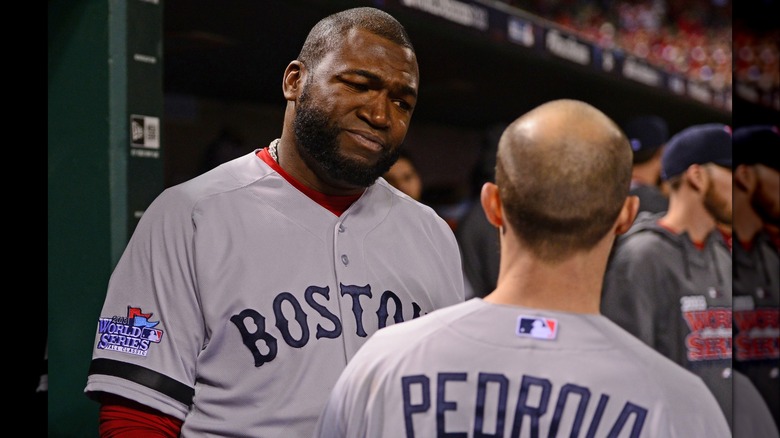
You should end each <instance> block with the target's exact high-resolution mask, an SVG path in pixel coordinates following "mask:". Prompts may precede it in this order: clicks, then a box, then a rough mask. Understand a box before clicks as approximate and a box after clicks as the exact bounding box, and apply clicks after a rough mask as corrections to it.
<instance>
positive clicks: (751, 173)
mask: <svg viewBox="0 0 780 438" xmlns="http://www.w3.org/2000/svg"><path fill="white" fill-rule="evenodd" d="M756 179H757V178H756V171H755V169H754V168H753V166H748V165H745V164H740V165H739V166H737V167H736V168H735V169H734V185H735V187H736V188H738V189H740V190H742V191H744V192H748V193H750V192H752V191H753V188H754V187H755V186H756Z"/></svg>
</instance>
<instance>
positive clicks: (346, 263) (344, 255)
mask: <svg viewBox="0 0 780 438" xmlns="http://www.w3.org/2000/svg"><path fill="white" fill-rule="evenodd" d="M341 263H344V266H347V265H348V264H349V257H347V255H346V254H342V255H341Z"/></svg>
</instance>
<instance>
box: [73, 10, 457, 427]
mask: <svg viewBox="0 0 780 438" xmlns="http://www.w3.org/2000/svg"><path fill="white" fill-rule="evenodd" d="M418 83H419V74H418V68H417V60H416V57H415V52H414V49H413V47H412V44H411V43H410V41H409V38H408V36H407V34H406V31H405V30H404V28H403V27H402V25H401V24H400V23H398V22H397V21H396V20H395V19H394V18H393V17H391V16H390V15H388V14H387V13H385V12H383V11H381V10H378V9H374V8H355V9H349V10H346V11H343V12H340V13H337V14H334V15H331V16H329V17H326V18H325V19H323V20H322V21H320V22H319V23H318V24H316V25H315V26H314V27H313V28H312V30H311V32H310V34H309V36H308V37H307V39H306V42H305V43H304V45H303V49H302V50H301V52H300V55H299V57H298V59H296V60H294V61H292V62H290V63H289V65H288V66H287V68H286V69H285V71H284V76H283V81H282V90H283V94H284V97H285V99H286V100H287V108H286V112H285V118H284V124H283V127H282V132H281V138H280V139H276V140H274V141H273V142H271V144H270V145H269V147H267V148H262V149H257V150H256V151H254V152H251V153H249V154H247V155H245V156H242V157H239V158H237V159H234V160H232V161H229V162H227V163H225V164H222V165H220V166H219V167H217V168H215V169H213V170H211V171H209V172H207V173H205V174H203V175H201V176H198V177H196V178H194V179H192V180H190V181H187V182H184V183H182V184H180V185H177V186H173V187H171V188H169V189H166V190H165V191H164V192H163V193H162V194H161V195H160V196H159V197H158V198H157V199H156V200H155V201H154V202H153V203H152V204H151V205H150V206H149V208H148V209H147V210H146V212H145V213H144V215H143V217H142V218H141V221H140V223H139V224H138V227H137V229H136V230H135V232H134V234H133V236H132V238H131V239H130V242H129V244H128V246H127V248H126V250H125V252H124V254H123V255H122V257H121V260H120V261H119V263H118V265H117V267H116V269H115V270H114V272H113V274H112V276H111V279H110V282H109V285H108V292H107V297H106V299H105V303H104V306H103V309H102V311H101V313H100V317H99V320H98V324H97V333H96V337H95V346H94V351H93V360H92V364H91V367H90V369H89V375H88V379H87V385H86V388H85V392H86V393H87V394H88V395H89V396H90V397H93V398H95V399H97V400H99V401H100V402H101V403H102V407H101V413H100V417H101V425H100V431H101V434H102V435H103V436H107V435H109V434H112V433H115V432H121V431H123V430H129V429H133V428H138V429H140V430H141V431H142V434H144V436H152V433H153V432H152V431H154V432H156V433H160V434H162V435H160V436H179V433H180V434H181V436H183V437H202V436H221V437H239V436H242V437H264V438H268V437H285V438H288V437H305V436H310V435H311V433H312V431H313V429H314V425H315V421H316V419H317V415H318V414H319V413H320V411H321V410H322V407H323V406H324V404H325V400H326V398H327V394H328V393H329V392H330V390H331V388H332V387H333V385H334V383H335V381H336V379H337V377H338V375H339V373H340V372H341V370H342V369H343V368H344V366H345V365H346V363H347V361H348V360H349V359H350V358H351V357H352V356H353V355H354V354H355V352H356V351H357V350H358V347H360V346H361V345H362V344H363V343H364V342H365V341H366V339H368V338H369V337H370V336H371V335H372V334H373V333H374V332H376V331H377V330H378V329H380V328H382V327H385V326H391V325H394V324H397V323H401V322H403V321H409V320H412V319H414V318H417V317H419V316H421V315H425V314H427V313H429V312H432V311H433V310H435V309H438V308H441V307H445V306H449V305H452V304H455V303H459V302H462V301H463V299H464V295H463V294H464V292H463V279H462V274H461V266H460V255H459V252H458V247H457V243H456V240H455V237H454V235H453V234H452V231H451V229H450V228H449V226H448V225H447V223H446V222H444V220H443V219H441V218H440V217H439V216H438V215H437V214H436V213H435V212H434V211H433V210H432V209H431V208H429V207H427V206H425V205H423V204H421V203H419V202H417V201H415V200H413V199H411V198H410V197H408V196H405V195H402V194H401V192H399V191H398V190H396V189H394V188H392V187H391V186H390V185H389V184H388V183H387V182H386V181H384V180H383V179H381V178H379V176H380V175H382V173H384V172H385V171H386V170H387V169H388V168H389V167H390V166H391V165H392V164H393V162H394V161H395V159H396V157H397V156H398V153H399V148H400V147H401V145H402V142H403V140H404V137H405V135H406V133H407V129H408V128H409V122H410V120H411V117H412V112H413V110H414V107H415V104H416V97H417V90H418ZM153 436H157V435H153Z"/></svg>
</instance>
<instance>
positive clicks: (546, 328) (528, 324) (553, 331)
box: [516, 315, 558, 340]
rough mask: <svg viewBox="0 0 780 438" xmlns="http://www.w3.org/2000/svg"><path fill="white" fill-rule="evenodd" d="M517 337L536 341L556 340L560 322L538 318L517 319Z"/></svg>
mask: <svg viewBox="0 0 780 438" xmlns="http://www.w3.org/2000/svg"><path fill="white" fill-rule="evenodd" d="M516 333H517V336H524V337H529V338H535V339H547V340H550V339H555V338H556V337H557V336H558V321H557V320H555V319H552V318H541V317H537V316H523V315H521V316H518V317H517V331H516Z"/></svg>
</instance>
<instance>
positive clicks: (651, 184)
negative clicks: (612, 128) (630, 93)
mask: <svg viewBox="0 0 780 438" xmlns="http://www.w3.org/2000/svg"><path fill="white" fill-rule="evenodd" d="M623 132H625V134H626V136H627V137H628V140H629V142H630V143H631V149H632V150H633V151H634V158H633V167H632V169H631V190H630V191H629V193H630V194H632V195H636V196H638V197H639V211H649V212H651V213H660V212H662V211H666V209H667V208H669V199H668V198H667V196H666V194H665V193H664V192H662V191H661V187H660V185H661V153H662V152H663V149H664V146H665V145H666V142H667V141H668V140H669V126H668V125H667V123H666V120H664V119H663V118H661V117H659V116H655V115H644V116H637V117H634V118H632V119H631V120H629V121H628V123H626V124H625V126H624V127H623Z"/></svg>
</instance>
